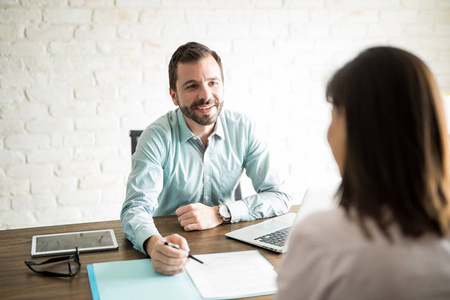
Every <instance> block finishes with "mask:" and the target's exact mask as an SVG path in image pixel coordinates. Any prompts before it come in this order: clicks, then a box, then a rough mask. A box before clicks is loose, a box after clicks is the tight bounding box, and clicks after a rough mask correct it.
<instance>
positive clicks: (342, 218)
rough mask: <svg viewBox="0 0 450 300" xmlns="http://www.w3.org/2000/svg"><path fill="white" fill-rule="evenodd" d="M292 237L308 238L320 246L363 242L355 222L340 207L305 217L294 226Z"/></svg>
mask: <svg viewBox="0 0 450 300" xmlns="http://www.w3.org/2000/svg"><path fill="white" fill-rule="evenodd" d="M292 235H293V238H294V239H296V238H298V239H300V240H301V239H305V238H308V239H309V240H312V241H316V242H317V243H320V244H323V243H325V244H328V243H332V244H336V243H342V242H344V241H348V240H353V241H354V240H358V239H361V240H363V236H362V232H361V230H360V228H359V226H358V222H357V220H356V219H354V218H352V217H350V216H349V215H348V214H347V212H346V211H345V210H344V209H343V208H342V207H340V208H336V209H333V210H328V211H323V212H317V213H314V214H312V215H310V216H308V217H306V218H305V219H303V220H302V221H300V222H298V223H297V224H296V225H295V227H294V229H293V233H292Z"/></svg>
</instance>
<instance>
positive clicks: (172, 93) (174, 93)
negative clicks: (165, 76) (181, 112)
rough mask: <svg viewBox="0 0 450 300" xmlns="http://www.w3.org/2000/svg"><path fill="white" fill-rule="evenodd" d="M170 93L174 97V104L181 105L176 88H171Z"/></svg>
mask: <svg viewBox="0 0 450 300" xmlns="http://www.w3.org/2000/svg"><path fill="white" fill-rule="evenodd" d="M169 94H170V98H172V102H173V104H175V105H176V106H179V105H180V104H179V103H178V100H177V93H176V92H175V91H174V90H172V89H171V88H169Z"/></svg>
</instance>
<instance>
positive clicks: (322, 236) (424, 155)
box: [278, 47, 450, 300]
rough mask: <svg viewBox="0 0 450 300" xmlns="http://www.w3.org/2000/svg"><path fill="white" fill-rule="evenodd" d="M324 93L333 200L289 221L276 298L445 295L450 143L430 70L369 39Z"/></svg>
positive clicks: (448, 288)
mask: <svg viewBox="0 0 450 300" xmlns="http://www.w3.org/2000/svg"><path fill="white" fill-rule="evenodd" d="M326 94H327V100H328V101H329V102H330V103H331V104H332V105H333V111H332V121H331V125H330V127H329V130H328V142H329V144H330V146H331V150H332V152H333V156H334V158H335V160H336V162H337V164H338V166H339V171H340V173H341V176H342V183H341V186H340V188H339V191H338V193H337V195H338V196H339V197H340V207H339V208H338V209H336V210H333V211H328V212H322V213H318V214H315V215H313V216H310V217H309V218H307V219H305V220H304V221H303V222H300V223H299V224H298V225H297V226H296V227H295V229H294V230H293V233H292V239H291V241H290V249H289V251H288V253H287V254H286V256H285V257H284V258H283V262H282V265H281V268H280V273H279V277H278V286H279V293H278V299H283V300H284V299H450V235H449V229H450V208H449V200H450V198H449V187H450V186H449V171H450V169H449V161H448V159H449V149H448V138H447V130H446V122H445V116H444V109H443V103H442V99H441V96H440V92H439V90H438V87H437V84H436V81H435V79H434V77H433V75H432V74H431V72H430V70H429V69H428V68H427V67H426V65H425V64H424V63H423V62H422V61H421V60H420V59H419V58H417V57H416V56H414V55H413V54H411V53H408V52H406V51H403V50H400V49H396V48H391V47H377V48H371V49H368V50H366V51H364V52H362V53H361V54H360V55H358V56H357V57H356V58H355V59H354V60H352V61H350V62H349V63H347V64H346V65H345V66H344V67H343V68H341V69H340V70H338V71H337V72H336V73H335V75H334V76H333V77H332V79H331V80H330V82H329V84H328V87H327V92H326Z"/></svg>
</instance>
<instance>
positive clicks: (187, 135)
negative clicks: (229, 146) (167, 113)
mask: <svg viewBox="0 0 450 300" xmlns="http://www.w3.org/2000/svg"><path fill="white" fill-rule="evenodd" d="M221 115H222V114H220V115H219V117H218V118H217V121H216V126H214V130H213V132H212V133H211V136H213V135H217V136H219V137H221V138H225V134H224V130H223V123H222V118H221ZM177 118H178V124H179V129H180V138H181V139H180V142H181V144H183V143H184V142H186V141H187V140H189V139H191V138H193V137H195V135H194V134H193V133H192V131H191V130H190V129H189V127H188V126H187V124H186V120H185V119H184V115H183V112H182V111H181V109H179V108H177Z"/></svg>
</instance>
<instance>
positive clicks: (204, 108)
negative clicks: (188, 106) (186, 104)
mask: <svg viewBox="0 0 450 300" xmlns="http://www.w3.org/2000/svg"><path fill="white" fill-rule="evenodd" d="M213 106H214V105H211V106H208V107H199V108H198V109H202V110H207V109H210V108H212V107H213Z"/></svg>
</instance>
